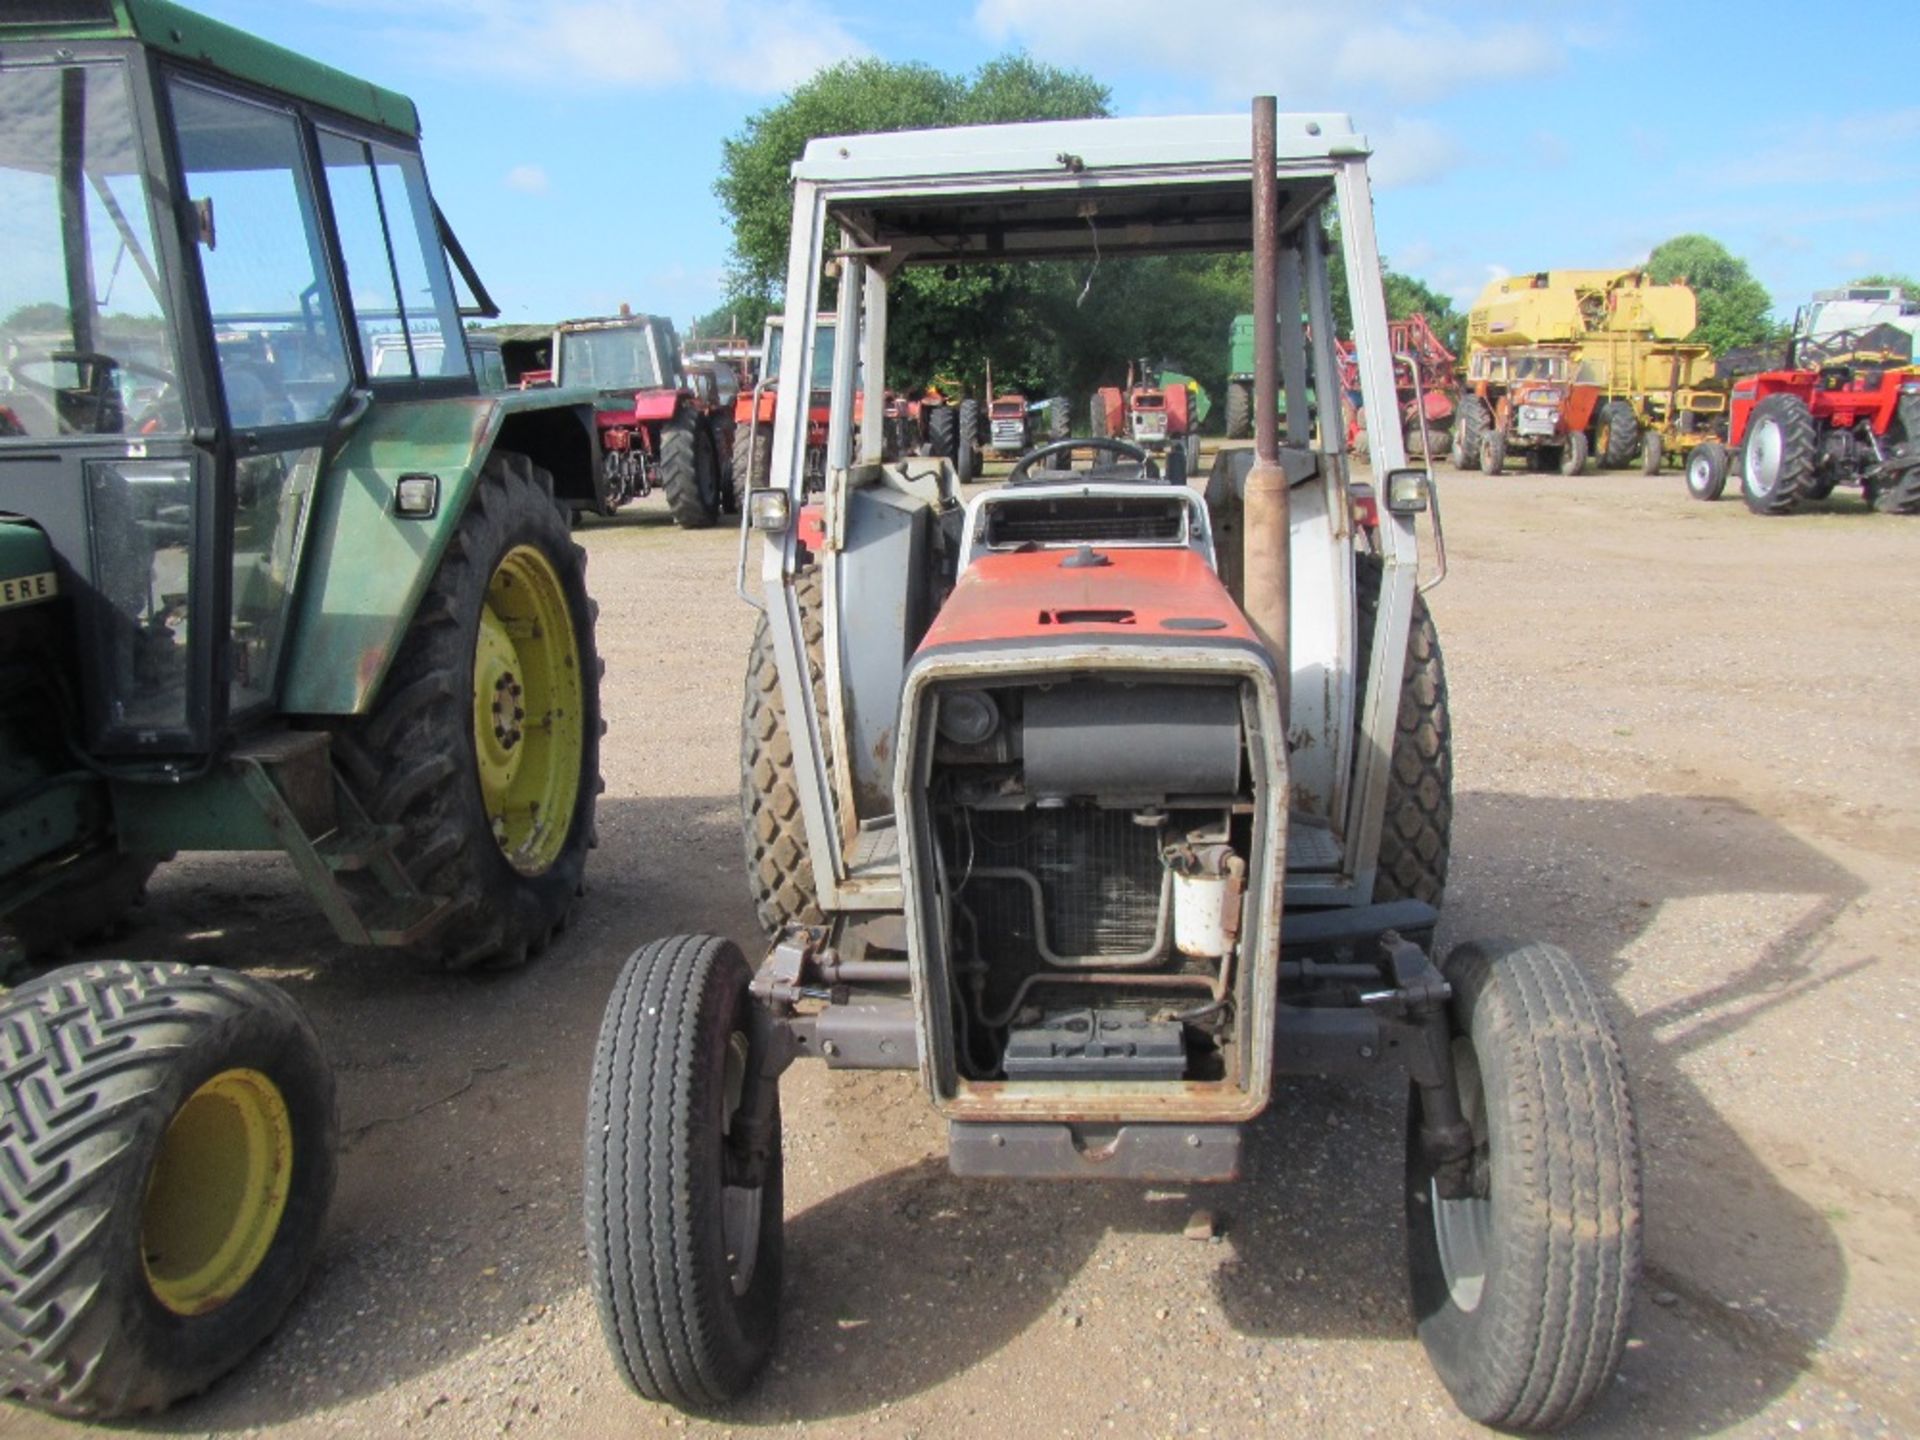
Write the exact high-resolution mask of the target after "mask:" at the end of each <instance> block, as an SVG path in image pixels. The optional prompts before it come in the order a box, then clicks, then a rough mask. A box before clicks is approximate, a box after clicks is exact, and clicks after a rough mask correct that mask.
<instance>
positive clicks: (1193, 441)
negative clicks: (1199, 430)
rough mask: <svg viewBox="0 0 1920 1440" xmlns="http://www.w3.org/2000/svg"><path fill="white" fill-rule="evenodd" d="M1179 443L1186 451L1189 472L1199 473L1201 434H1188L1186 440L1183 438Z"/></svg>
mask: <svg viewBox="0 0 1920 1440" xmlns="http://www.w3.org/2000/svg"><path fill="white" fill-rule="evenodd" d="M1177 443H1178V444H1179V446H1180V448H1181V449H1182V450H1184V451H1185V452H1186V456H1187V474H1189V475H1198V474H1199V473H1200V437H1199V435H1197V434H1193V435H1188V436H1187V437H1186V438H1185V439H1184V440H1181V441H1179V442H1177Z"/></svg>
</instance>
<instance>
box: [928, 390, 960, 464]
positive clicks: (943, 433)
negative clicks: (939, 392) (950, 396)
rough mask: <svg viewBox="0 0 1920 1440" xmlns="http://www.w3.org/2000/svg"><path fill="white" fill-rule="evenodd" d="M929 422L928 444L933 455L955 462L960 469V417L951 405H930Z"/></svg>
mask: <svg viewBox="0 0 1920 1440" xmlns="http://www.w3.org/2000/svg"><path fill="white" fill-rule="evenodd" d="M925 415H926V420H927V444H928V448H929V449H930V450H931V451H932V453H933V454H935V455H937V456H939V457H940V458H941V459H943V460H951V461H953V462H954V465H955V468H958V466H959V462H960V417H959V416H958V415H957V414H955V413H954V409H953V406H951V405H929V406H928V407H927V408H926V411H925Z"/></svg>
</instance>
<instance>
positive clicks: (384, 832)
mask: <svg viewBox="0 0 1920 1440" xmlns="http://www.w3.org/2000/svg"><path fill="white" fill-rule="evenodd" d="M401 833H402V832H401V830H400V827H399V826H397V825H371V826H365V827H361V826H355V827H354V828H352V829H349V830H335V831H333V832H332V833H331V834H329V835H324V836H322V837H321V838H320V839H318V840H316V841H314V843H313V849H314V853H315V854H317V855H318V856H319V857H320V858H321V859H322V860H324V861H325V862H326V865H327V868H328V869H329V870H332V871H334V872H335V873H336V874H339V873H344V872H350V871H358V870H369V869H371V868H373V867H374V866H375V865H377V864H379V863H380V861H381V860H383V859H385V858H386V857H387V856H389V855H391V854H393V848H394V846H395V845H397V844H399V843H400V836H401Z"/></svg>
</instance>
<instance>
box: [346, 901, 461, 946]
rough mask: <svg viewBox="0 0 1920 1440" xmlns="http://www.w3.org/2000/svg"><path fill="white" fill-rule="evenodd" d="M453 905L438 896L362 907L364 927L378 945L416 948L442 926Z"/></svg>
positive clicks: (378, 902) (374, 903)
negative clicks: (434, 929) (436, 928)
mask: <svg viewBox="0 0 1920 1440" xmlns="http://www.w3.org/2000/svg"><path fill="white" fill-rule="evenodd" d="M451 908H452V906H451V903H450V902H448V901H446V900H442V899H441V898H440V897H439V896H438V895H407V896H389V897H387V898H385V899H381V900H375V901H372V902H370V903H367V904H364V905H362V906H361V907H360V910H359V914H360V923H361V924H363V925H365V926H366V927H367V938H368V940H369V942H370V943H372V944H374V945H412V944H415V943H417V942H419V941H421V940H424V939H425V938H426V937H427V935H428V934H429V933H431V931H432V930H433V928H434V927H435V926H436V925H438V924H439V923H440V921H441V919H442V918H443V917H444V916H445V915H446V912H447V911H448V910H449V909H451Z"/></svg>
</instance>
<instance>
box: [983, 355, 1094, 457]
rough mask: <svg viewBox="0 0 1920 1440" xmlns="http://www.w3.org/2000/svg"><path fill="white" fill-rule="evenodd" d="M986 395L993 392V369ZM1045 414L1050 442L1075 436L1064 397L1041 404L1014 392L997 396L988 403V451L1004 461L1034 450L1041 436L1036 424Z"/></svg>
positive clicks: (1057, 397)
mask: <svg viewBox="0 0 1920 1440" xmlns="http://www.w3.org/2000/svg"><path fill="white" fill-rule="evenodd" d="M987 392H988V394H992V393H993V372H992V371H991V370H989V371H988V372H987ZM1042 415H1044V416H1045V417H1046V426H1047V438H1048V439H1049V440H1064V439H1066V438H1067V437H1068V436H1069V435H1071V434H1072V433H1073V417H1072V415H1071V414H1070V413H1069V411H1068V406H1067V397H1066V396H1064V395H1055V396H1053V397H1052V398H1051V399H1047V400H1038V401H1035V400H1029V399H1027V397H1026V396H1025V395H1023V394H1021V393H1019V392H1018V391H1011V390H1010V391H1007V392H1005V393H1003V394H999V395H994V396H993V398H992V399H991V400H990V401H988V402H987V449H988V450H989V451H990V452H991V453H993V454H994V455H997V456H1000V457H1001V458H1003V459H1004V458H1005V457H1007V456H1010V455H1021V454H1024V453H1025V452H1026V451H1028V450H1031V449H1032V448H1033V441H1034V436H1035V434H1036V433H1038V432H1037V428H1036V426H1035V423H1034V422H1035V419H1036V418H1037V417H1039V416H1042Z"/></svg>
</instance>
